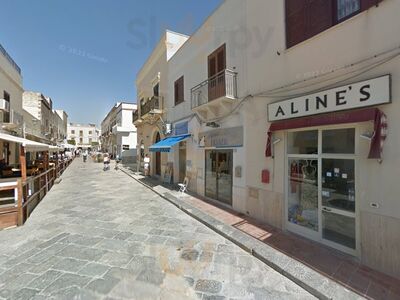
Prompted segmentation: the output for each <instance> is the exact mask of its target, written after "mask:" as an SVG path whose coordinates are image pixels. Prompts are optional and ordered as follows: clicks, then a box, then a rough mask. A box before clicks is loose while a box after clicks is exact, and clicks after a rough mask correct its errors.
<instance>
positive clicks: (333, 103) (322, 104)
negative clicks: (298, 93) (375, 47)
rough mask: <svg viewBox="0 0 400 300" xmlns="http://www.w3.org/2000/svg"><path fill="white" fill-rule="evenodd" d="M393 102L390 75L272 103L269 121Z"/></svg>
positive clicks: (269, 108)
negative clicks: (391, 99) (391, 100)
mask: <svg viewBox="0 0 400 300" xmlns="http://www.w3.org/2000/svg"><path fill="white" fill-rule="evenodd" d="M384 103H390V75H385V76H382V77H378V78H374V79H371V80H366V81H362V82H358V83H354V84H349V85H345V86H342V87H338V88H334V89H331V90H327V91H323V92H319V93H315V94H312V95H307V96H303V97H299V98H294V99H290V100H284V101H281V102H275V103H271V104H269V105H268V121H270V122H272V121H279V120H286V119H291V118H298V117H305V116H311V115H316V114H322V113H328V112H335V111H341V110H347V109H353V108H361V107H366V106H372V105H379V104H384Z"/></svg>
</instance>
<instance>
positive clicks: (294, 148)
mask: <svg viewBox="0 0 400 300" xmlns="http://www.w3.org/2000/svg"><path fill="white" fill-rule="evenodd" d="M288 153H289V154H317V153H318V130H311V131H298V132H290V133H289V135H288Z"/></svg>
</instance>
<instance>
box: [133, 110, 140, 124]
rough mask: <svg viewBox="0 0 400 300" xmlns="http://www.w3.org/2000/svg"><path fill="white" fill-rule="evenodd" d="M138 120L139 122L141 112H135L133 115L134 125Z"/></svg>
mask: <svg viewBox="0 0 400 300" xmlns="http://www.w3.org/2000/svg"><path fill="white" fill-rule="evenodd" d="M137 120H139V111H138V110H135V111H134V112H133V115H132V123H135V122H136V121H137Z"/></svg>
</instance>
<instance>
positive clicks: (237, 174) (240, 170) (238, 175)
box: [235, 166, 242, 178]
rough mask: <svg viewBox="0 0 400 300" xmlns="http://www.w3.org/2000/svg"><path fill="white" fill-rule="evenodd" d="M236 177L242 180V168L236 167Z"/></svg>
mask: <svg viewBox="0 0 400 300" xmlns="http://www.w3.org/2000/svg"><path fill="white" fill-rule="evenodd" d="M235 177H236V178H241V177H242V166H236V167H235Z"/></svg>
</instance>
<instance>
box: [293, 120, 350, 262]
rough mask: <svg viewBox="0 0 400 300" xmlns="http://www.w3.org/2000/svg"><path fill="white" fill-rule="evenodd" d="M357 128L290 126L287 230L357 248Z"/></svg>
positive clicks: (343, 247)
mask: <svg viewBox="0 0 400 300" xmlns="http://www.w3.org/2000/svg"><path fill="white" fill-rule="evenodd" d="M355 136H356V129H355V128H336V129H329V128H328V129H322V130H321V129H320V130H307V131H293V132H288V138H287V141H288V144H287V145H288V147H287V165H288V168H287V170H288V172H287V174H288V176H287V178H288V180H287V191H286V195H287V196H286V199H287V201H286V205H287V206H286V207H287V227H288V229H289V230H291V231H293V232H296V233H298V234H301V235H304V236H306V237H308V238H311V239H314V240H317V241H319V242H322V243H324V244H327V245H329V246H331V247H334V248H336V249H339V250H341V251H344V252H347V253H349V254H353V255H355V254H356V250H357V238H356V236H357V230H356V229H357V226H356V224H357V222H356V203H357V194H356V179H355V178H356V176H355V173H356V143H355Z"/></svg>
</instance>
